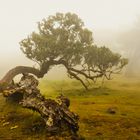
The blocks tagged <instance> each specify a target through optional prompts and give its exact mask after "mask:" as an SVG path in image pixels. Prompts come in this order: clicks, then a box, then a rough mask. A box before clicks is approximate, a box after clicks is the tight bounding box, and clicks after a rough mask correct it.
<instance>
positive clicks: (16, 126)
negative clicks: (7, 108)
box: [10, 125, 18, 130]
mask: <svg viewBox="0 0 140 140" xmlns="http://www.w3.org/2000/svg"><path fill="white" fill-rule="evenodd" d="M16 128H18V125H15V126H12V127H11V128H10V129H11V130H13V129H16Z"/></svg>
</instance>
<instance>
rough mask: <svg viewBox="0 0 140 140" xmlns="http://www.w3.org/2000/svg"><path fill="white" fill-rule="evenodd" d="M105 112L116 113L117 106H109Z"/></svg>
mask: <svg viewBox="0 0 140 140" xmlns="http://www.w3.org/2000/svg"><path fill="white" fill-rule="evenodd" d="M107 112H108V113H110V114H116V112H117V108H116V107H110V108H108V109H107Z"/></svg>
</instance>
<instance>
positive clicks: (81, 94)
mask: <svg viewBox="0 0 140 140" xmlns="http://www.w3.org/2000/svg"><path fill="white" fill-rule="evenodd" d="M39 88H40V90H41V93H42V94H43V95H44V96H45V97H46V98H53V99H55V97H56V96H57V95H59V94H61V93H62V94H63V95H65V96H67V97H69V98H70V100H71V106H70V108H71V110H72V111H74V112H75V113H77V114H78V115H79V116H80V120H79V126H80V129H79V132H78V133H79V135H80V136H81V137H83V139H85V140H140V79H133V78H124V77H117V78H114V79H113V80H111V81H106V82H105V84H104V85H103V87H100V84H99V83H97V84H96V85H93V86H92V87H91V88H90V90H89V91H85V89H84V88H83V87H82V86H81V84H80V83H79V82H78V81H75V80H61V81H60V80H58V81H51V80H47V79H45V78H44V79H43V80H41V81H40V85H39ZM110 110H113V111H114V112H113V113H112V112H110ZM41 123H42V125H41ZM46 135H47V134H46V133H45V126H44V124H43V122H41V119H40V116H39V115H38V113H36V112H32V111H30V110H28V109H23V108H21V107H19V106H17V105H14V104H10V103H7V102H6V100H5V98H4V97H2V95H0V140H5V139H12V140H16V139H20V140H22V139H23V140H47V139H48V140H49V139H51V140H55V139H56V140H57V139H58V140H59V139H60V140H63V138H62V136H60V137H57V136H56V137H51V136H48V137H47V136H46ZM46 137H47V138H46Z"/></svg>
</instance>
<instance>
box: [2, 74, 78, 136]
mask: <svg viewBox="0 0 140 140" xmlns="http://www.w3.org/2000/svg"><path fill="white" fill-rule="evenodd" d="M37 86H38V80H36V79H35V78H34V76H33V75H29V74H24V75H23V77H22V78H21V80H20V82H19V83H16V84H14V83H12V84H9V86H7V88H6V89H5V90H3V95H4V96H5V97H7V98H11V97H14V98H15V97H16V96H13V95H22V96H20V98H19V100H16V101H17V102H18V103H19V104H20V105H22V107H24V108H29V109H32V110H35V111H37V112H38V113H40V115H41V116H42V118H43V119H44V121H45V124H46V128H47V130H48V131H49V132H55V133H61V132H63V131H67V132H68V133H69V134H70V135H73V134H76V132H77V131H78V128H79V127H78V116H77V115H76V114H75V113H73V112H71V111H70V110H69V105H70V100H69V99H68V98H66V97H64V96H63V95H61V96H58V97H57V99H56V100H52V99H45V98H44V97H43V96H42V95H41V93H40V91H39V90H38V89H37ZM21 97H22V98H21ZM11 99H12V98H11Z"/></svg>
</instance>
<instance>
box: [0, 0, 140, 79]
mask: <svg viewBox="0 0 140 140" xmlns="http://www.w3.org/2000/svg"><path fill="white" fill-rule="evenodd" d="M56 12H72V13H76V14H78V15H79V17H80V18H81V19H82V20H83V21H84V23H85V26H86V27H88V28H89V29H91V30H92V31H93V35H94V40H95V43H97V44H102V43H103V44H104V43H107V45H112V44H113V40H112V43H110V42H111V39H112V38H115V36H114V37H113V35H115V34H114V33H116V32H117V33H118V32H120V31H122V30H126V29H127V28H131V27H132V26H133V25H134V23H135V22H136V20H137V18H138V17H139V16H140V0H11V1H10V0H0V18H1V19H0V77H1V76H3V75H4V74H5V72H6V71H7V70H9V69H10V68H12V67H15V66H17V65H30V64H31V65H32V63H31V62H30V60H28V59H27V58H26V57H25V56H24V55H23V54H22V52H21V51H20V46H19V42H20V41H21V40H22V39H24V38H26V36H27V35H29V34H30V33H31V32H32V31H34V30H36V29H37V24H36V23H37V22H38V21H41V20H42V19H43V18H47V17H48V16H49V15H53V14H55V13H56ZM101 42H102V43H101ZM105 45H106V44H105ZM114 46H115V45H114ZM116 46H117V45H116ZM111 47H112V46H111ZM114 50H117V49H115V48H114Z"/></svg>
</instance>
